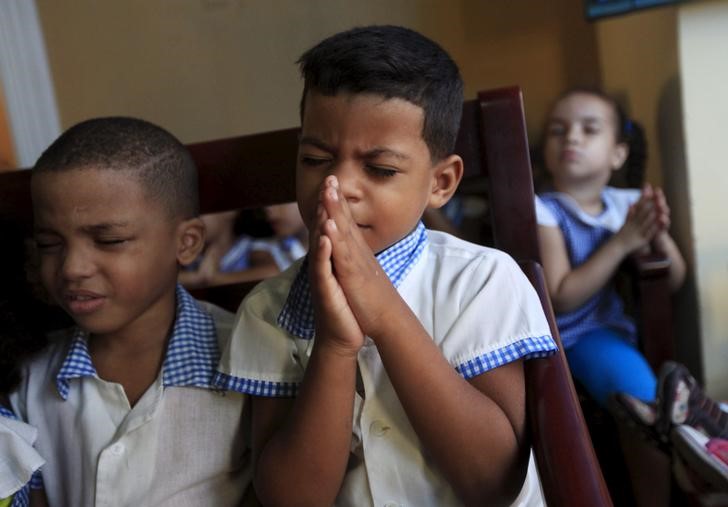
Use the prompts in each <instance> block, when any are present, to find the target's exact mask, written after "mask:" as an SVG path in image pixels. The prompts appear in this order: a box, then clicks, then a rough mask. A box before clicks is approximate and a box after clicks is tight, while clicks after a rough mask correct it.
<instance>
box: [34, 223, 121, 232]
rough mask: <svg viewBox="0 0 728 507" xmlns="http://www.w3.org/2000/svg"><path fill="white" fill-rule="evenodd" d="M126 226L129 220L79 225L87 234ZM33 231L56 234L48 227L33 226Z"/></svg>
mask: <svg viewBox="0 0 728 507" xmlns="http://www.w3.org/2000/svg"><path fill="white" fill-rule="evenodd" d="M126 227H129V222H102V223H100V224H91V225H84V226H83V227H81V230H82V231H83V232H86V233H89V234H99V233H104V232H108V231H110V230H114V229H124V228H126ZM33 232H34V233H35V234H57V233H56V231H55V230H53V229H51V228H50V227H34V228H33Z"/></svg>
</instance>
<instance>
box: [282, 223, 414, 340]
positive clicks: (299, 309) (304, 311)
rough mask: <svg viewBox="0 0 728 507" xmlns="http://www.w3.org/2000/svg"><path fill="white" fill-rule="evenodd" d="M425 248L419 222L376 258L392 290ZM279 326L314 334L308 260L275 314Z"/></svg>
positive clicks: (297, 333) (300, 334) (298, 333)
mask: <svg viewBox="0 0 728 507" xmlns="http://www.w3.org/2000/svg"><path fill="white" fill-rule="evenodd" d="M426 245H427V229H425V226H424V224H423V223H422V222H419V223H418V224H417V227H415V229H414V230H413V231H412V232H411V233H409V234H408V235H407V236H405V237H404V238H402V239H401V240H399V241H398V242H397V243H395V244H394V245H392V246H390V247H389V248H387V249H386V250H383V251H381V252H379V253H378V254H377V255H376V256H375V257H376V259H377V261H378V262H379V265H380V266H382V269H383V270H384V272H385V273H386V275H387V276H388V277H389V280H390V281H391V282H392V284H393V285H394V286H395V287H399V285H400V284H401V283H402V281H403V280H404V279H405V278H406V277H407V275H408V274H409V272H410V271H411V270H412V267H413V266H414V265H415V264H416V263H417V261H418V260H419V259H420V257H421V256H422V252H423V251H424V249H425V246H426ZM278 325H280V326H281V327H282V328H283V329H285V330H286V331H288V332H289V333H291V334H292V335H294V336H298V337H299V338H304V339H308V340H310V339H311V338H313V337H314V334H315V323H314V315H313V303H312V301H311V286H310V284H309V279H308V257H306V258H305V259H304V261H303V262H302V263H301V266H300V268H299V270H298V273H297V274H296V278H295V279H294V280H293V283H292V284H291V289H290V291H289V292H288V297H287V298H286V302H285V303H284V305H283V308H282V309H281V313H280V314H279V315H278Z"/></svg>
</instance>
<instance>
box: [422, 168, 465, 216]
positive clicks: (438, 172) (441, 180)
mask: <svg viewBox="0 0 728 507" xmlns="http://www.w3.org/2000/svg"><path fill="white" fill-rule="evenodd" d="M462 177H463V159H462V158H460V156H458V155H450V156H449V157H446V158H444V159H442V160H441V161H439V162H437V163H436V164H435V167H433V169H432V190H431V193H430V200H429V202H428V206H429V207H430V208H440V207H442V206H444V205H445V203H446V202H447V201H449V200H450V198H451V197H452V195H453V194H454V193H455V191H456V190H457V189H458V185H459V184H460V180H461V179H462Z"/></svg>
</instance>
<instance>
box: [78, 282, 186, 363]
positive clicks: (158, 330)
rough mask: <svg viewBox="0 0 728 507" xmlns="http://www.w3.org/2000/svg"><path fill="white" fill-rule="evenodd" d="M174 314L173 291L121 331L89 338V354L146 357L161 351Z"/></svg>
mask: <svg viewBox="0 0 728 507" xmlns="http://www.w3.org/2000/svg"><path fill="white" fill-rule="evenodd" d="M175 313H176V297H175V292H174V290H172V291H170V294H169V295H166V296H164V297H163V298H161V299H160V300H159V301H157V302H155V303H154V304H153V305H152V306H151V307H150V308H148V309H147V310H146V311H145V312H144V314H143V315H140V316H139V317H137V318H136V320H134V322H131V323H129V324H128V325H126V326H124V327H123V328H122V329H119V330H116V331H114V332H110V333H96V334H92V335H91V336H90V340H89V351H90V352H91V355H92V357H93V356H94V353H95V352H96V353H104V354H105V353H112V354H115V355H116V354H119V355H130V354H148V353H152V351H154V350H164V349H165V348H166V345H167V340H168V339H169V337H170V335H171V333H172V327H173V325H174V319H175Z"/></svg>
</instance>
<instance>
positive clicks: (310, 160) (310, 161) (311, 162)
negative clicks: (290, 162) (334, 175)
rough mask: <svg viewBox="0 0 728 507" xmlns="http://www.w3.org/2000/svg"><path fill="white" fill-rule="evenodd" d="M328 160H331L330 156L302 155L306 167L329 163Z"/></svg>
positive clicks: (302, 161) (302, 162) (302, 163)
mask: <svg viewBox="0 0 728 507" xmlns="http://www.w3.org/2000/svg"><path fill="white" fill-rule="evenodd" d="M328 162H329V159H328V158H322V157H311V156H303V157H301V165H303V166H306V167H318V166H321V165H323V164H327V163H328Z"/></svg>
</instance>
